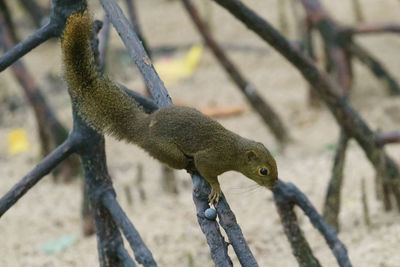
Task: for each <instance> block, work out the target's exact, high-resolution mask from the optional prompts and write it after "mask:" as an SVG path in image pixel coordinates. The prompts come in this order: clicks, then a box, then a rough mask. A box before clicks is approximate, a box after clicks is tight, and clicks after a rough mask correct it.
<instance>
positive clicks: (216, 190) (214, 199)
mask: <svg viewBox="0 0 400 267" xmlns="http://www.w3.org/2000/svg"><path fill="white" fill-rule="evenodd" d="M221 196H222V191H221V188H220V187H219V184H212V185H211V193H210V194H209V195H208V201H209V202H210V204H216V203H218V201H219V199H220V198H221Z"/></svg>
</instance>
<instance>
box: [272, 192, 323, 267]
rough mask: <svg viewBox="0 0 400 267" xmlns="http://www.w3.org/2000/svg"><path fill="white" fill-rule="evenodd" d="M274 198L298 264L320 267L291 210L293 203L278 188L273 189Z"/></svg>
mask: <svg viewBox="0 0 400 267" xmlns="http://www.w3.org/2000/svg"><path fill="white" fill-rule="evenodd" d="M274 200H275V205H276V208H277V209H278V213H279V216H280V217H281V222H282V226H283V230H284V232H285V234H286V237H287V239H288V240H289V242H290V246H291V247H292V253H293V255H294V256H295V258H296V260H297V262H298V263H299V266H302V267H303V266H304V267H306V266H307V267H308V266H310V267H311V266H313V267H320V266H321V265H320V263H319V261H318V259H317V258H315V256H314V254H313V253H312V250H311V248H310V245H309V244H308V242H307V239H306V238H305V237H304V234H303V231H302V230H301V228H300V226H299V223H298V221H297V216H296V213H295V212H294V210H293V206H294V203H293V202H292V201H291V200H290V199H288V198H287V197H286V196H285V195H284V194H282V193H281V192H280V190H279V188H278V189H276V190H275V191H274Z"/></svg>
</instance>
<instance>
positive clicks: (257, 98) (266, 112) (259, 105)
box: [182, 0, 290, 143]
mask: <svg viewBox="0 0 400 267" xmlns="http://www.w3.org/2000/svg"><path fill="white" fill-rule="evenodd" d="M279 1H282V0H279ZM182 2H183V5H184V6H185V8H186V10H187V12H188V13H189V15H190V17H191V18H192V20H193V23H194V24H195V25H196V27H197V29H198V31H199V32H200V34H201V35H202V37H203V39H204V41H205V43H206V44H207V46H208V47H209V48H210V49H211V51H212V52H213V54H214V56H215V57H216V58H217V59H218V61H219V63H220V64H221V66H222V67H223V68H224V69H225V71H226V72H227V73H228V75H229V76H230V78H231V79H232V80H233V81H234V82H235V84H236V85H237V87H238V88H239V89H240V91H241V92H242V93H243V94H244V95H245V96H246V98H247V100H248V101H249V102H250V104H251V106H252V107H253V109H254V110H255V111H256V112H257V113H258V114H259V115H260V116H261V117H262V119H263V120H264V122H265V124H267V125H268V127H269V128H270V129H271V131H272V133H273V134H274V136H275V138H276V139H277V140H278V141H279V142H281V143H285V142H287V141H288V140H289V139H290V138H289V134H288V131H287V129H286V127H285V126H284V125H283V123H282V121H281V119H280V118H279V116H278V115H277V113H276V112H275V111H274V110H273V108H272V107H271V106H270V105H269V104H268V103H267V102H266V101H265V99H263V98H262V97H261V95H260V94H259V93H258V91H257V89H256V88H255V87H254V86H253V85H252V84H250V83H249V82H248V81H247V80H246V78H245V77H244V76H243V75H242V74H241V73H240V72H239V70H238V69H237V68H236V66H235V65H234V64H233V62H232V61H231V60H230V59H229V58H228V57H227V55H226V54H225V52H224V51H223V49H222V48H221V46H220V45H219V44H218V43H217V42H216V41H215V40H214V38H213V36H212V35H211V33H210V31H209V30H208V27H207V25H206V23H204V22H203V20H202V19H201V17H200V15H199V14H198V12H197V9H196V8H195V6H194V5H193V4H192V2H191V1H190V0H182Z"/></svg>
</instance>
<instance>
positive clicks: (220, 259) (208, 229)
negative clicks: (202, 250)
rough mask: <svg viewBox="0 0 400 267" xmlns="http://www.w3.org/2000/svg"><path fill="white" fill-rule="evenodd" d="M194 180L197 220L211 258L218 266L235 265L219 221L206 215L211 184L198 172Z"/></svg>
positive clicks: (193, 176) (228, 266) (194, 175)
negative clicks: (230, 256)
mask: <svg viewBox="0 0 400 267" xmlns="http://www.w3.org/2000/svg"><path fill="white" fill-rule="evenodd" d="M192 181H193V193H192V195H193V201H194V203H195V206H196V213H197V221H198V223H199V225H200V228H201V230H202V231H203V233H204V235H205V237H206V239H207V243H208V246H209V247H210V252H211V258H212V259H213V261H214V263H215V265H216V266H221V267H225V266H227V267H230V266H233V264H232V261H231V259H230V258H229V255H228V243H226V242H225V240H224V237H223V236H222V235H221V232H220V230H219V226H218V223H217V222H216V221H215V220H214V221H212V220H209V219H207V218H206V217H205V215H204V212H205V210H206V209H208V208H209V207H210V206H209V205H208V194H209V193H210V190H211V189H210V186H209V185H208V183H207V182H206V181H205V180H204V179H203V178H201V176H199V175H198V174H193V175H192Z"/></svg>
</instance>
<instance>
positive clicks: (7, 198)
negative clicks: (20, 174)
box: [0, 135, 79, 217]
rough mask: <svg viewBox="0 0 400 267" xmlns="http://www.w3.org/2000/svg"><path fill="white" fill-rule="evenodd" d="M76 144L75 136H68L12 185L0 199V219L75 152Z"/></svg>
mask: <svg viewBox="0 0 400 267" xmlns="http://www.w3.org/2000/svg"><path fill="white" fill-rule="evenodd" d="M78 144H79V140H78V138H77V136H75V135H70V136H69V137H68V139H67V140H65V142H64V143H62V144H61V145H59V146H58V147H57V148H56V149H55V150H53V152H51V153H50V154H49V155H48V156H47V157H45V158H44V159H43V160H42V161H41V162H40V163H39V164H38V165H37V166H36V167H35V168H34V169H33V170H32V171H30V172H29V173H28V174H27V175H25V177H24V178H22V179H21V180H20V181H19V182H18V183H17V184H16V185H14V186H13V188H11V189H10V191H8V192H7V193H6V194H5V195H4V196H3V197H2V198H1V199H0V217H1V216H3V214H4V213H5V212H6V211H7V210H8V209H9V208H11V207H12V206H13V205H14V204H15V203H16V202H17V201H18V200H19V199H20V198H21V197H22V196H23V195H24V194H25V193H26V192H27V191H28V190H29V189H31V188H32V187H33V186H34V185H35V184H36V183H37V182H39V181H40V180H41V179H42V178H43V177H44V176H45V175H46V174H48V173H50V172H51V171H52V170H53V169H54V168H55V167H56V166H57V165H58V164H59V163H60V162H62V161H63V160H64V159H66V158H67V157H68V156H69V155H71V154H72V153H73V152H75V151H76V149H77V147H78Z"/></svg>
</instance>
